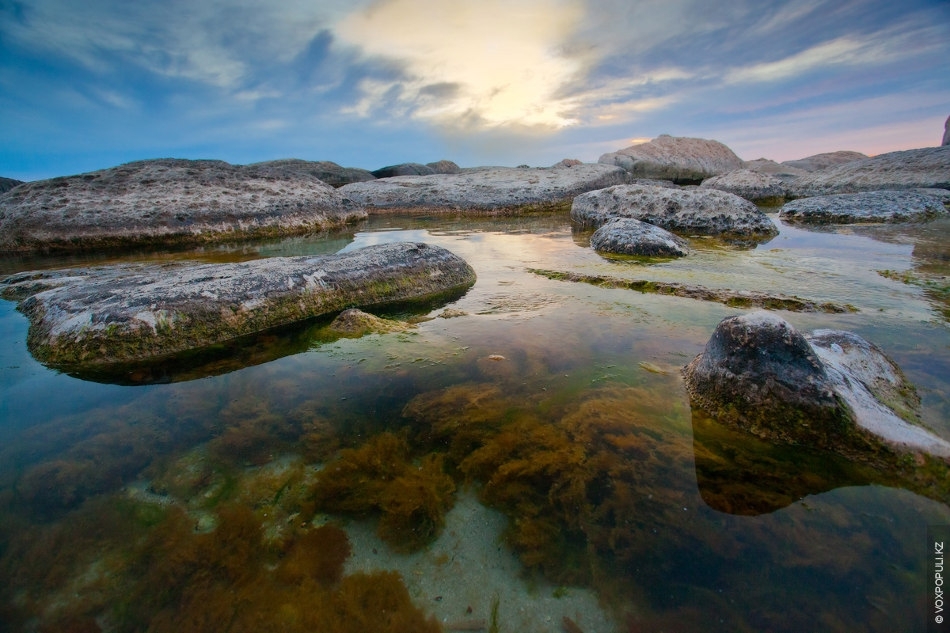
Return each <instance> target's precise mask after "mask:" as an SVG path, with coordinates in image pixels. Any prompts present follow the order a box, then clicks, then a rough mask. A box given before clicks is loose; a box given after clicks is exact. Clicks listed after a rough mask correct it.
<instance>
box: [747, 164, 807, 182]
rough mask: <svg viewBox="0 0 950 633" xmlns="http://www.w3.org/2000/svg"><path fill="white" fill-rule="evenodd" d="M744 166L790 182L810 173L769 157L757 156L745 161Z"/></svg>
mask: <svg viewBox="0 0 950 633" xmlns="http://www.w3.org/2000/svg"><path fill="white" fill-rule="evenodd" d="M743 167H744V168H745V169H748V170H750V171H754V172H758V173H760V174H766V175H768V176H774V177H776V178H778V179H779V180H781V181H782V182H788V181H790V180H795V179H796V178H798V177H799V176H804V175H805V174H807V173H809V172H807V171H805V170H804V169H799V168H798V167H790V166H788V165H784V164H782V163H776V162H775V161H774V160H769V159H768V158H757V159H755V160H747V161H745V163H744V165H743Z"/></svg>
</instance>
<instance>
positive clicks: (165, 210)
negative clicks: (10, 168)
mask: <svg viewBox="0 0 950 633" xmlns="http://www.w3.org/2000/svg"><path fill="white" fill-rule="evenodd" d="M365 217H366V213H365V212H364V211H363V210H362V209H361V208H359V206H358V205H356V204H354V203H353V202H352V201H350V200H347V199H346V198H344V197H343V196H342V195H340V194H339V193H337V192H336V190H334V189H333V188H332V187H330V186H329V185H327V184H326V183H324V182H323V181H321V180H319V179H317V178H316V177H315V176H313V175H311V174H308V173H303V172H299V171H294V170H286V169H277V168H275V167H267V166H264V167H260V166H242V165H230V164H228V163H226V162H224V161H219V160H179V159H170V158H168V159H156V160H143V161H138V162H133V163H127V164H125V165H120V166H118V167H112V168H110V169H103V170H100V171H94V172H90V173H86V174H79V175H77V176H68V177H62V178H53V179H50V180H40V181H35V182H29V183H26V184H23V185H20V186H19V187H16V188H15V189H12V190H10V191H8V192H7V193H5V194H2V195H0V252H3V251H8V252H12V251H29V250H36V249H58V250H78V249H94V248H115V247H122V246H130V245H138V244H181V243H189V244H194V243H204V242H214V241H222V240H229V239H244V238H249V237H268V236H275V235H290V234H302V233H309V232H313V231H319V230H324V229H327V228H330V227H336V226H341V225H343V224H346V223H349V222H354V221H356V220H360V219H363V218H365Z"/></svg>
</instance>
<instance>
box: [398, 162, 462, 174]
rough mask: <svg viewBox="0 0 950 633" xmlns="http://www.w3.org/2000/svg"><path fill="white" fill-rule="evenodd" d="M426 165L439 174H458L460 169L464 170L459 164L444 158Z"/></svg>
mask: <svg viewBox="0 0 950 633" xmlns="http://www.w3.org/2000/svg"><path fill="white" fill-rule="evenodd" d="M426 167H428V168H429V169H431V170H432V171H434V172H435V173H437V174H457V173H459V172H460V171H462V169H461V168H460V167H459V166H458V165H457V164H455V163H453V162H452V161H450V160H444V159H443V160H438V161H436V162H434V163H426ZM401 175H409V174H401Z"/></svg>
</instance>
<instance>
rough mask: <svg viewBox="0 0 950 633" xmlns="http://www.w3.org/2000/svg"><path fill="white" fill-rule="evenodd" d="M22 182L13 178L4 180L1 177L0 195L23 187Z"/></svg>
mask: <svg viewBox="0 0 950 633" xmlns="http://www.w3.org/2000/svg"><path fill="white" fill-rule="evenodd" d="M22 184H23V181H22V180H14V179H13V178H3V177H0V193H6V192H8V191H10V190H11V189H13V188H14V187H16V186H19V185H22Z"/></svg>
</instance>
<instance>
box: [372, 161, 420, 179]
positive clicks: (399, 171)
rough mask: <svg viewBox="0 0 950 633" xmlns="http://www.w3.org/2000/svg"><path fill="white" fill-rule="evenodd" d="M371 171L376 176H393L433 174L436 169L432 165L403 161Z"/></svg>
mask: <svg viewBox="0 0 950 633" xmlns="http://www.w3.org/2000/svg"><path fill="white" fill-rule="evenodd" d="M370 173H372V174H373V176H375V177H376V178H392V177H393V176H431V175H432V174H434V173H436V171H435V169H433V168H432V167H429V166H428V165H422V164H421V163H402V164H400V165H389V166H388V167H380V168H379V169H376V170H373V171H372V172H370Z"/></svg>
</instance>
